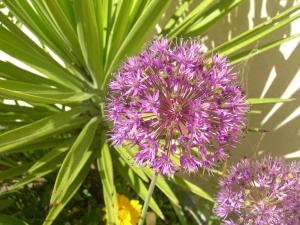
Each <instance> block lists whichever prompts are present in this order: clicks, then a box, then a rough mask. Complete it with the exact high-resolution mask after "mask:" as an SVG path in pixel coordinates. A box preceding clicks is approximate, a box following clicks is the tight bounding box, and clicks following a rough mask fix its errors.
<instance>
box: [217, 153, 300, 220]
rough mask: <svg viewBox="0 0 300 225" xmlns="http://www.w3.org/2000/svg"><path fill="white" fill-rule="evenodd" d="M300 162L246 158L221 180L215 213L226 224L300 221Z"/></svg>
mask: <svg viewBox="0 0 300 225" xmlns="http://www.w3.org/2000/svg"><path fill="white" fill-rule="evenodd" d="M299 193H300V164H299V163H296V162H292V163H287V162H284V161H283V159H278V158H275V159H272V158H271V157H268V158H265V159H263V160H261V161H249V160H247V159H246V160H243V161H241V162H240V163H238V164H237V165H236V166H233V167H231V169H230V170H229V172H228V175H227V176H226V177H225V179H224V180H222V181H221V190H220V192H219V194H218V195H217V202H218V206H217V207H216V208H215V213H216V214H217V215H218V216H220V217H221V218H222V219H224V221H223V222H224V224H235V225H244V224H251V225H264V224H268V225H299V224H300V195H299Z"/></svg>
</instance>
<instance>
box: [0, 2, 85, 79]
mask: <svg viewBox="0 0 300 225" xmlns="http://www.w3.org/2000/svg"><path fill="white" fill-rule="evenodd" d="M3 1H4V2H5V5H6V6H7V7H8V8H9V9H10V12H13V14H14V15H15V16H16V17H17V18H18V20H20V21H21V22H22V23H23V24H24V25H26V27H28V28H29V30H30V31H32V32H33V33H34V34H35V36H36V37H37V38H38V39H39V41H40V42H41V43H42V44H43V45H46V46H48V47H49V48H50V49H51V50H53V52H55V53H56V54H57V55H58V56H59V57H60V58H61V59H62V60H63V61H64V63H65V64H66V65H67V66H68V67H69V68H72V69H75V70H76V71H81V67H82V65H81V64H82V63H81V62H79V61H78V58H77V57H76V56H75V53H74V52H73V49H72V48H70V46H69V45H68V44H67V43H66V42H65V40H64V39H63V37H62V36H61V35H60V33H58V32H57V31H56V29H55V26H54V24H53V23H51V20H50V21H49V15H48V13H47V11H46V10H45V9H44V10H42V9H41V2H42V1H31V2H30V3H29V2H28V1H9V0H3ZM62 2H66V1H59V3H62ZM39 3H40V4H39ZM72 7H73V6H72ZM43 8H44V7H43ZM63 8H64V9H66V7H63ZM71 10H72V11H73V8H72V9H71ZM69 12H70V10H69ZM21 33H22V32H21ZM21 35H22V34H21ZM23 35H24V34H23ZM22 39H24V38H23V37H22ZM44 50H45V49H44ZM76 74H77V75H79V77H80V75H81V74H80V73H76Z"/></svg>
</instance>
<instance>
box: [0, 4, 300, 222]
mask: <svg viewBox="0 0 300 225" xmlns="http://www.w3.org/2000/svg"><path fill="white" fill-rule="evenodd" d="M243 2H244V1H243V0H226V1H224V0H202V1H193V0H182V1H180V2H177V1H172V0H2V1H1V6H2V8H3V9H5V10H6V11H7V10H8V12H9V14H7V13H5V12H6V11H5V10H2V11H1V12H0V50H1V51H3V52H5V53H6V54H8V55H9V56H11V57H13V58H14V59H16V60H18V62H19V63H22V64H23V65H24V66H26V67H24V66H23V67H20V66H17V65H16V64H14V63H11V62H7V61H0V99H1V101H0V110H1V111H0V128H1V134H0V154H1V155H0V168H1V170H2V171H1V172H0V181H1V182H4V181H6V182H8V183H3V184H5V185H3V187H2V188H1V194H9V193H10V192H12V191H14V190H16V189H19V188H21V187H22V186H24V185H26V184H28V183H30V182H33V181H34V180H36V179H38V178H40V177H42V176H45V175H47V174H50V173H55V172H57V171H58V174H57V177H56V181H55V184H54V186H53V191H52V195H51V200H50V209H49V213H48V216H47V218H46V219H45V221H44V224H45V225H46V224H47V225H49V224H52V223H53V221H54V220H55V218H56V217H57V216H58V214H59V213H60V212H61V210H62V209H63V208H64V207H65V206H66V204H67V203H68V202H69V201H70V199H71V198H72V197H73V196H74V194H75V193H76V191H77V190H78V189H79V187H80V185H81V183H82V182H83V181H84V180H85V178H86V176H87V175H88V172H89V170H90V169H91V168H95V167H97V168H98V171H99V175H100V178H101V179H99V182H100V180H101V182H102V186H103V190H102V191H103V194H104V199H105V204H106V207H107V209H108V210H107V211H108V223H109V224H116V223H117V221H116V216H115V215H116V189H115V185H114V173H118V174H120V175H121V176H122V177H123V178H124V179H125V180H126V181H127V182H128V183H129V184H130V186H131V187H132V188H133V190H135V191H136V192H137V194H138V195H139V196H140V197H141V198H142V199H145V197H146V192H147V188H146V183H148V182H149V177H151V176H152V171H151V170H150V169H148V168H137V167H136V166H134V165H132V162H131V160H130V159H129V158H130V157H131V155H130V153H129V152H128V151H122V149H121V148H119V147H114V146H110V144H109V141H108V140H107V132H108V130H109V126H110V124H109V123H108V122H107V121H106V119H105V116H104V115H105V113H104V110H105V96H106V94H107V83H108V82H109V80H110V79H111V74H112V72H114V71H116V69H117V68H118V66H119V65H120V64H121V62H122V61H123V60H124V59H125V58H126V57H127V56H130V55H134V54H137V53H138V52H139V51H140V50H141V49H142V48H143V46H144V45H145V42H146V41H147V40H149V39H150V38H151V37H152V36H153V35H156V36H162V35H164V36H166V37H167V38H168V39H174V38H178V37H183V38H186V37H196V36H197V37H198V36H199V37H201V36H202V35H204V34H205V32H206V31H207V30H209V28H210V27H212V26H213V25H214V24H215V23H216V22H217V21H218V20H219V19H221V18H223V17H224V16H225V15H226V14H228V13H229V12H230V11H231V10H232V9H234V8H235V7H237V6H238V5H239V4H242V3H243ZM192 5H193V7H191V6H192ZM173 9H175V10H174V11H172V10H173ZM166 12H168V13H166ZM166 15H170V16H169V17H167V16H166ZM299 17H300V5H296V6H294V7H292V8H289V9H287V10H286V11H284V12H282V13H280V14H278V15H276V16H275V17H273V18H271V19H269V20H267V21H266V22H264V23H262V24H260V25H258V26H256V27H254V28H253V29H251V30H249V31H245V32H244V33H242V34H240V35H238V36H236V37H234V38H232V39H231V40H229V41H227V42H225V43H223V44H221V45H219V46H217V47H215V48H214V49H210V50H209V51H208V52H207V55H209V54H211V53H212V52H219V54H221V55H224V56H227V57H228V58H229V59H230V60H231V63H232V64H236V63H238V62H241V61H243V60H245V59H248V58H250V57H252V56H254V55H256V54H259V53H262V52H264V51H266V50H268V49H271V48H273V47H276V46H278V45H280V44H281V43H283V42H285V41H287V40H290V39H293V38H295V37H297V36H299V35H294V36H289V37H285V38H280V39H278V40H275V41H273V42H271V43H267V44H264V45H258V46H257V48H256V50H255V51H253V49H252V45H251V44H253V43H256V42H257V41H258V40H260V39H262V38H264V37H265V36H267V35H270V34H271V33H272V32H274V31H276V30H278V29H279V28H281V27H283V26H286V25H288V24H289V23H291V22H292V21H293V20H295V19H297V18H299ZM163 21H164V22H163ZM155 28H156V29H155ZM24 68H26V69H24ZM7 100H13V101H10V102H9V104H8V101H7ZM282 101H288V100H286V99H276V98H274V99H248V102H249V103H250V104H252V105H254V104H263V103H276V102H282ZM252 112H255V111H252ZM251 130H254V131H259V130H258V129H256V128H254V129H251ZM34 151H39V152H40V153H41V155H42V156H41V157H40V158H39V159H38V160H34V161H32V160H30V157H28V156H29V155H30V154H31V153H33V152H34ZM16 156H19V157H18V159H19V161H18V162H16V161H15V160H14V159H15V157H16ZM20 156H22V158H21V159H22V160H20ZM113 171H114V173H113ZM12 179H14V180H17V181H18V182H15V183H9V181H10V180H12ZM169 182H172V183H174V184H176V185H179V186H181V187H183V188H185V189H187V190H189V191H191V192H193V193H194V194H196V195H199V196H200V197H203V198H205V199H207V200H209V201H213V198H212V197H211V196H210V195H209V194H208V193H207V192H205V191H204V190H203V189H201V188H200V187H198V186H196V185H195V184H193V183H191V182H189V181H187V180H186V179H185V178H184V177H181V176H176V177H175V178H174V179H171V180H169ZM156 185H157V187H158V188H159V189H160V190H161V191H162V192H163V193H164V194H165V195H166V196H167V197H168V198H169V200H170V203H171V204H172V205H173V207H174V209H175V212H176V214H177V215H178V217H179V220H180V221H181V223H182V224H184V223H185V218H184V212H183V210H182V207H181V206H180V204H179V200H178V198H177V196H176V195H175V194H174V193H173V191H172V189H171V188H170V186H169V183H168V182H167V181H166V180H165V179H163V178H162V177H159V178H158V180H157V184H156ZM4 186H5V187H4ZM150 207H151V208H152V210H153V211H154V212H156V214H157V215H158V216H159V217H161V218H164V215H163V213H162V211H161V210H160V208H159V206H158V205H157V203H156V201H155V200H154V199H152V200H151V202H150Z"/></svg>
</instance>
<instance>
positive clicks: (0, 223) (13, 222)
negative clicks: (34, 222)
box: [0, 214, 29, 225]
mask: <svg viewBox="0 0 300 225" xmlns="http://www.w3.org/2000/svg"><path fill="white" fill-rule="evenodd" d="M0 225H29V224H28V223H26V222H25V221H22V220H20V219H18V218H16V217H14V216H9V215H3V214H1V215H0Z"/></svg>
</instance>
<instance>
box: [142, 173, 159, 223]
mask: <svg viewBox="0 0 300 225" xmlns="http://www.w3.org/2000/svg"><path fill="white" fill-rule="evenodd" d="M156 179H157V174H156V173H155V174H154V175H153V177H152V179H151V183H150V186H149V191H148V194H147V197H146V199H145V203H144V206H143V210H142V214H141V216H140V219H139V223H138V225H143V224H144V222H145V218H146V214H147V211H148V206H149V203H150V199H151V196H152V193H153V190H154V187H155V183H156Z"/></svg>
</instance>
